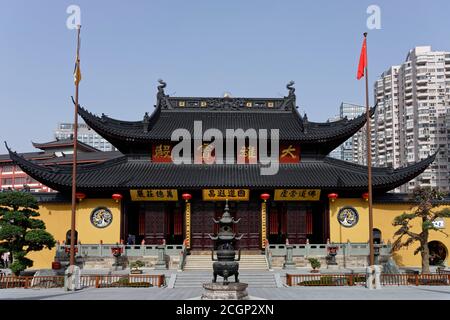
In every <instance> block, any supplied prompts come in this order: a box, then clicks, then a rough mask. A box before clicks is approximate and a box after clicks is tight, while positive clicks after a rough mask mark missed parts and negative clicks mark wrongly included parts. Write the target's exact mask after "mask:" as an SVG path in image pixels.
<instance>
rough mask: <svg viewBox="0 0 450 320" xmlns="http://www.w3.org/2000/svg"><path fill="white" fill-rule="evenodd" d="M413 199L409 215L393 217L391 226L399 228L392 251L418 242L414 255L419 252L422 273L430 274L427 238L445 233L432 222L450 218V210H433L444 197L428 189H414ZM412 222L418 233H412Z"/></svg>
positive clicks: (440, 193)
mask: <svg viewBox="0 0 450 320" xmlns="http://www.w3.org/2000/svg"><path fill="white" fill-rule="evenodd" d="M413 195H414V198H415V201H416V204H415V205H414V206H413V207H411V210H412V212H411V213H403V214H401V215H399V216H397V217H395V219H394V221H393V223H392V225H394V226H398V227H400V228H399V229H398V230H397V231H396V232H395V233H394V237H396V238H395V241H394V243H393V244H392V250H393V251H397V250H399V249H400V248H402V247H408V246H409V245H411V244H412V243H414V242H416V241H417V242H419V247H417V249H416V250H415V251H414V254H415V255H416V254H418V253H419V252H420V254H421V257H422V273H430V251H429V249H428V237H429V233H430V231H438V232H442V233H444V234H445V235H446V236H448V234H447V233H445V232H444V231H443V230H441V229H438V228H436V227H435V226H434V224H433V222H434V221H435V220H436V219H437V218H448V217H450V209H448V208H445V209H441V210H435V208H436V207H438V206H440V205H441V200H442V199H443V196H444V195H445V194H444V193H442V192H439V191H437V190H436V189H432V188H429V187H426V188H416V189H415V190H414V193H413ZM413 221H418V222H419V223H420V232H413V231H411V229H412V228H413Z"/></svg>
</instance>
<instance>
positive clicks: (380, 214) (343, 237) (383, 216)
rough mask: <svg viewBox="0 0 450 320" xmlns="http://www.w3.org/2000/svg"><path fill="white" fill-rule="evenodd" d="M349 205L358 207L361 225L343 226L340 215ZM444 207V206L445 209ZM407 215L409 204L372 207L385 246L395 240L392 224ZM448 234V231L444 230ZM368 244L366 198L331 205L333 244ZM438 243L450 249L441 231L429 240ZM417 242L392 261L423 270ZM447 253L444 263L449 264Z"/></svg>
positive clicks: (396, 228) (449, 244)
mask: <svg viewBox="0 0 450 320" xmlns="http://www.w3.org/2000/svg"><path fill="white" fill-rule="evenodd" d="M346 206H350V207H353V208H355V209H356V210H357V211H358V214H359V221H358V223H357V224H356V225H355V226H353V227H351V228H346V227H343V226H342V225H341V224H340V223H339V221H338V220H337V214H338V212H339V210H340V209H341V208H342V207H346ZM442 208H444V206H443V207H442ZM404 212H411V205H410V204H378V203H376V204H374V207H373V227H374V228H376V229H379V230H381V237H382V240H383V241H384V243H387V242H388V241H390V242H391V243H392V242H393V241H394V233H395V231H396V230H398V227H394V226H393V225H392V221H393V220H394V218H395V217H396V216H398V215H400V214H402V213H404ZM449 220H450V219H446V221H445V225H446V229H447V230H448V223H450V221H449ZM419 230H420V221H416V224H415V225H414V229H413V230H412V231H414V232H420V231H419ZM444 231H445V230H444ZM347 240H348V241H350V242H368V241H369V210H368V203H367V202H366V201H364V200H363V199H337V200H335V201H334V202H330V241H331V242H347ZM433 240H437V241H440V242H442V243H443V244H444V245H445V247H446V248H447V250H448V249H450V237H446V236H445V234H443V233H441V232H438V231H431V232H430V238H429V241H433ZM417 247H418V243H417V242H416V243H414V244H412V245H411V246H410V247H408V248H403V249H401V250H399V251H397V252H396V253H395V254H394V256H393V258H394V260H395V262H396V263H397V264H398V265H399V266H408V267H420V266H421V258H420V253H419V254H417V255H414V250H415V249H416V248H417ZM448 260H449V259H448V254H447V259H446V261H445V263H446V264H448Z"/></svg>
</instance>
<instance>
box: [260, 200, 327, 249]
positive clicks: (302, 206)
mask: <svg viewBox="0 0 450 320" xmlns="http://www.w3.org/2000/svg"><path fill="white" fill-rule="evenodd" d="M267 231H268V232H267V235H268V238H269V239H268V240H269V243H275V244H276V243H278V244H284V243H286V240H287V239H288V240H289V243H291V244H304V243H306V241H307V240H308V241H309V242H310V243H326V239H327V221H326V210H325V208H324V206H323V205H322V204H321V203H320V202H312V201H311V202H301V203H300V202H294V201H292V202H275V201H274V202H272V203H271V206H270V208H269V214H268V230H267Z"/></svg>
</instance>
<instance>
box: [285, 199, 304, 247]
mask: <svg viewBox="0 0 450 320" xmlns="http://www.w3.org/2000/svg"><path fill="white" fill-rule="evenodd" d="M306 212H307V207H305V206H303V205H298V204H288V205H287V211H286V220H287V223H286V225H287V237H288V239H289V242H290V243H305V242H306V234H307V223H306Z"/></svg>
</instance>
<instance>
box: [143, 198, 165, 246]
mask: <svg viewBox="0 0 450 320" xmlns="http://www.w3.org/2000/svg"><path fill="white" fill-rule="evenodd" d="M140 216H141V217H140V219H139V220H140V221H143V222H144V234H145V235H144V237H145V243H147V244H161V243H162V241H163V239H164V237H165V231H166V223H167V221H166V218H165V208H164V204H162V203H154V204H153V203H152V204H145V205H143V206H141V211H140Z"/></svg>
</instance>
